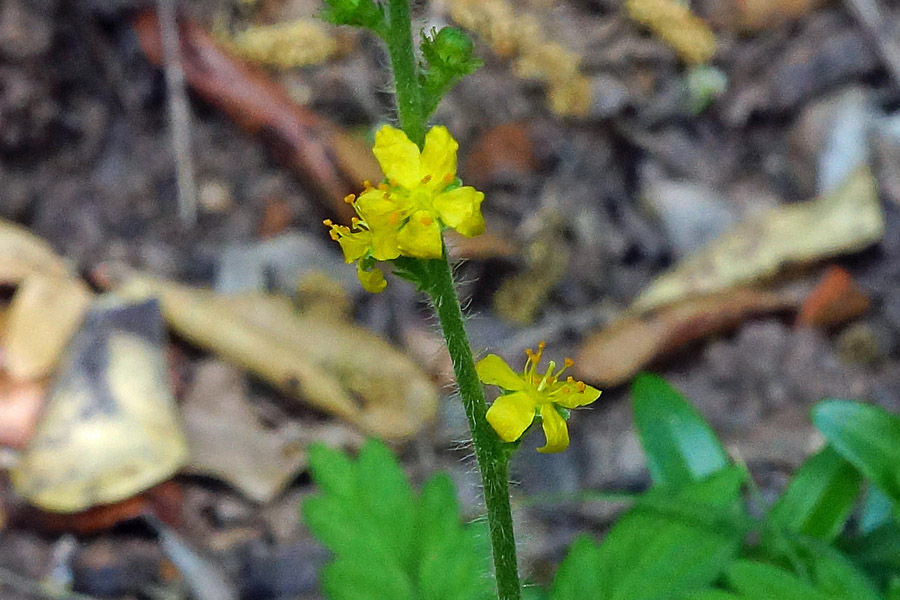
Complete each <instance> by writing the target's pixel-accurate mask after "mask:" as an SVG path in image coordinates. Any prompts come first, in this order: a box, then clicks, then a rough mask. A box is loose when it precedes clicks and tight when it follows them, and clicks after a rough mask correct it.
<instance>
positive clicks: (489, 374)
mask: <svg viewBox="0 0 900 600" xmlns="http://www.w3.org/2000/svg"><path fill="white" fill-rule="evenodd" d="M544 346H545V344H544V342H541V343H540V344H538V351H537V352H534V351H533V350H526V351H525V354H526V355H527V356H528V360H527V361H525V368H524V369H523V371H522V373H516V372H514V371H513V370H512V369H511V368H510V367H509V365H508V364H506V362H505V361H504V360H503V359H502V358H500V357H499V356H497V355H496V354H488V355H487V356H486V357H484V358H483V359H481V360H480V361H479V362H478V365H477V369H478V378H479V379H481V381H482V383H485V384H487V385H496V386H498V387H500V388H502V389H503V390H505V392H506V393H505V394H503V395H501V396H500V397H498V398H497V399H496V400H495V401H494V403H493V404H491V406H490V408H489V409H488V411H487V420H488V422H489V423H490V424H491V427H493V428H494V431H496V432H497V435H499V436H500V438H501V439H502V440H503V441H505V442H514V441H516V440H518V439H519V438H520V437H522V434H523V433H525V430H527V429H528V428H529V427H530V426H531V424H532V423H533V422H534V419H535V418H536V416H537V414H538V413H540V415H541V425H542V427H543V429H544V436H545V437H546V438H547V442H546V444H544V446H543V447H541V448H538V452H562V451H563V450H565V449H566V448H568V447H569V430H568V428H567V427H566V420H565V418H563V416H562V415H561V414H560V408H562V409H573V408H578V407H579V406H585V405H587V404H590V403H591V402H593V401H594V400H596V399H597V398H599V397H600V390H598V389H595V388H593V387H591V386H589V385H585V384H584V383H583V382H581V381H575V380H574V379H572V377H568V378H566V379H565V380H562V381H560V376H561V375H562V374H563V372H564V371H565V370H566V369H568V368H569V367H571V366H572V360H571V359H569V358H567V359H566V360H565V362H564V364H563V367H562V368H561V369H560V370H559V371H556V372H554V370H555V369H556V363H555V362H553V361H550V364H549V365H548V366H547V370H546V371H545V372H544V373H543V374H541V373H538V372H537V368H538V364H539V363H540V362H541V355H542V354H543V353H544ZM558 407H560V408H558ZM566 414H567V413H566Z"/></svg>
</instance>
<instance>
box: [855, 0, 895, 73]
mask: <svg viewBox="0 0 900 600" xmlns="http://www.w3.org/2000/svg"><path fill="white" fill-rule="evenodd" d="M845 2H846V4H847V7H848V8H849V9H850V12H851V13H853V16H855V17H856V19H857V20H858V21H859V22H860V23H861V24H862V26H863V27H864V28H865V29H866V32H867V33H868V34H869V35H870V36H871V37H872V38H873V39H874V41H875V44H876V45H877V47H878V52H879V54H881V59H882V60H883V61H884V64H885V67H887V70H888V73H889V74H890V75H891V77H892V78H893V80H894V83H895V84H896V85H898V86H900V44H898V43H897V40H895V39H894V38H893V36H892V35H891V34H890V33H889V31H888V30H887V28H888V27H890V26H891V23H890V21H889V20H888V19H885V18H884V14H883V12H882V10H881V6H879V4H878V0H845Z"/></svg>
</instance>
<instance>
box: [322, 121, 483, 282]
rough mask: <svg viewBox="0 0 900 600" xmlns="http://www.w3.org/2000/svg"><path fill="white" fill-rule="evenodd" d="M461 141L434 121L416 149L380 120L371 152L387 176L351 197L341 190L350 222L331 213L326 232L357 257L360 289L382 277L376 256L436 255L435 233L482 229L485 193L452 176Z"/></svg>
mask: <svg viewBox="0 0 900 600" xmlns="http://www.w3.org/2000/svg"><path fill="white" fill-rule="evenodd" d="M458 149H459V144H457V143H456V140H454V139H453V137H452V136H451V135H450V132H449V131H447V128H446V127H443V126H440V125H438V126H437V127H432V128H431V129H430V130H429V131H428V133H427V134H426V135H425V147H424V148H423V149H422V151H421V152H420V151H419V147H418V146H416V145H415V144H414V143H413V142H412V141H410V139H409V138H408V137H406V134H405V133H403V132H402V131H401V130H399V129H395V128H393V127H391V126H389V125H385V126H384V127H382V128H381V129H379V130H378V132H377V133H376V134H375V148H374V153H375V158H377V159H378V163H379V164H380V165H381V170H382V171H383V172H384V175H385V177H386V178H387V181H386V182H385V183H381V184H379V185H378V186H377V187H372V186H371V185H370V184H369V183H368V182H366V183H365V189H364V190H363V191H362V193H360V195H359V197H358V198H357V197H356V196H354V195H352V194H351V195H350V196H347V198H346V200H347V202H349V203H351V204H353V208H354V209H355V210H356V214H357V215H359V216H358V217H354V219H353V223H352V224H351V226H350V227H348V226H346V225H336V224H334V223H333V222H332V221H331V220H330V219H329V220H326V221H325V225H327V226H328V227H330V228H331V237H332V239H334V240H336V241H337V242H338V243H339V244H340V245H341V249H342V250H343V251H344V258H345V259H346V261H347V262H348V263H349V262H354V261H355V262H356V263H357V274H358V275H359V278H360V281H361V282H362V284H363V287H364V288H365V289H367V290H369V291H370V292H380V291H381V290H383V289H384V287H385V285H387V282H385V280H384V276H383V275H382V273H381V271H379V270H378V269H375V268H373V267H374V263H375V261H386V260H394V259H395V258H398V257H400V256H410V257H413V258H441V256H442V254H443V250H444V244H443V239H442V238H441V231H442V230H443V229H444V228H447V227H449V228H452V229H455V230H456V231H458V232H460V233H461V234H463V235H465V236H467V237H472V236H476V235H479V234H481V233H483V232H484V217H482V215H481V203H482V201H483V200H484V194H483V193H482V192H479V191H478V190H476V189H475V188H473V187H470V186H460V185H459V182H458V181H457V179H456V152H457V150H458Z"/></svg>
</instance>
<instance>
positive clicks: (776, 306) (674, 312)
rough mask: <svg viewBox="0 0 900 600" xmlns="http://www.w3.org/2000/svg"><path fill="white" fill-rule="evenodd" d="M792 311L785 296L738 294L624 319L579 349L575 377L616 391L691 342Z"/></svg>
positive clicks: (744, 291)
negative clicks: (614, 388)
mask: <svg viewBox="0 0 900 600" xmlns="http://www.w3.org/2000/svg"><path fill="white" fill-rule="evenodd" d="M796 305H797V301H796V300H795V299H794V298H792V297H790V296H788V295H786V294H780V293H776V292H767V291H759V290H753V289H737V290H731V291H728V292H724V293H721V294H716V295H713V296H709V297H706V298H700V299H696V300H688V301H686V302H682V303H679V304H675V305H673V306H669V307H666V308H663V309H660V310H659V311H656V312H651V313H646V314H643V315H626V316H623V317H621V318H620V319H618V320H616V321H614V322H612V323H611V324H609V325H608V326H607V327H606V328H605V329H603V330H601V331H600V332H598V333H596V334H594V335H592V336H591V337H589V338H588V339H587V340H586V341H585V342H584V343H583V344H582V346H581V349H580V350H579V353H578V357H577V358H576V359H575V371H576V372H575V376H576V377H577V378H579V379H583V380H585V381H589V382H591V383H595V384H599V385H604V386H612V385H619V384H621V383H625V382H626V381H628V380H629V379H630V378H631V377H632V376H634V375H635V374H637V373H638V372H639V371H640V370H641V369H643V368H645V367H646V366H647V365H649V364H650V363H651V362H653V361H654V360H656V359H659V358H662V357H665V356H668V355H671V354H672V353H674V352H676V351H678V350H680V349H682V348H684V347H685V346H688V345H689V344H691V343H693V342H696V341H699V340H702V339H704V338H706V337H709V336H712V335H715V334H717V333H722V332H725V331H728V330H730V329H733V328H735V327H737V326H738V325H740V324H741V323H742V322H744V321H746V320H747V319H749V318H751V317H754V316H759V315H763V314H768V313H772V312H778V311H782V310H788V309H792V308H795V307H796Z"/></svg>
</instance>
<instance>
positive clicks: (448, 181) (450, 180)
mask: <svg viewBox="0 0 900 600" xmlns="http://www.w3.org/2000/svg"><path fill="white" fill-rule="evenodd" d="M455 179H456V178H455V177H454V176H453V175H452V174H451V173H447V174H446V175H444V176H443V178H441V182H443V183H446V184H447V185H450V184H451V183H453V181H454V180H455Z"/></svg>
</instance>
